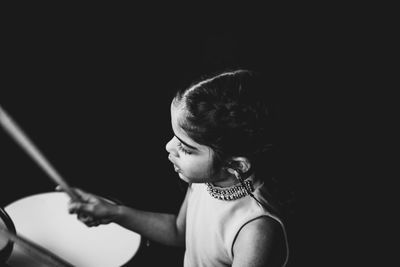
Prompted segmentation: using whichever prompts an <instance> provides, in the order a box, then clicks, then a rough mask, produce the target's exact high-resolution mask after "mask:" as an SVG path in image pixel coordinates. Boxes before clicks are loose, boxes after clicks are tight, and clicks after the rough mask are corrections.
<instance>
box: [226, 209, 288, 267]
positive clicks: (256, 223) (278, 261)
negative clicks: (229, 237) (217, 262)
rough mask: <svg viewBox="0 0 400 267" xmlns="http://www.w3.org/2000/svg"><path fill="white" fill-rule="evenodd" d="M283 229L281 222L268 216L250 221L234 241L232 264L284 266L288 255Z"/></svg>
mask: <svg viewBox="0 0 400 267" xmlns="http://www.w3.org/2000/svg"><path fill="white" fill-rule="evenodd" d="M283 231H284V230H283V228H282V226H281V225H280V223H279V222H278V221H276V220H275V219H273V218H271V217H268V216H262V217H259V218H257V219H255V220H252V221H250V222H248V223H247V224H246V225H244V226H243V227H242V229H241V230H240V231H239V233H238V236H237V237H236V240H235V241H234V245H233V255H234V256H233V258H234V260H233V265H232V266H254V267H256V266H257V267H258V266H282V265H283V263H284V261H285V257H286V247H285V246H286V242H285V235H284V232H283Z"/></svg>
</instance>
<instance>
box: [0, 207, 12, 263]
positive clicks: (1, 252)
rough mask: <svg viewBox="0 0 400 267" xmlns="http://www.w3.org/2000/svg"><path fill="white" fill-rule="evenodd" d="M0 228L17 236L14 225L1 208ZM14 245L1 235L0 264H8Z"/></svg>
mask: <svg viewBox="0 0 400 267" xmlns="http://www.w3.org/2000/svg"><path fill="white" fill-rule="evenodd" d="M0 227H2V228H3V229H7V230H8V231H10V232H12V233H14V234H15V227H14V223H13V222H12V220H11V219H10V217H9V216H8V214H7V212H6V211H5V210H4V209H2V208H0ZM13 245H14V243H13V242H11V241H9V240H8V238H6V237H4V236H2V235H0V263H3V262H6V261H7V259H8V257H9V256H10V255H11V251H12V249H13Z"/></svg>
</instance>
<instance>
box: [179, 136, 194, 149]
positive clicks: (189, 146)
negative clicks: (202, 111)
mask: <svg viewBox="0 0 400 267" xmlns="http://www.w3.org/2000/svg"><path fill="white" fill-rule="evenodd" d="M174 135H175V137H176V138H178V140H179V141H180V142H181V143H182V144H184V145H185V146H187V147H188V148H191V149H193V150H198V149H197V148H196V147H194V146H191V145H189V144H188V143H186V142H184V141H183V140H182V139H180V138H179V137H178V136H176V134H174Z"/></svg>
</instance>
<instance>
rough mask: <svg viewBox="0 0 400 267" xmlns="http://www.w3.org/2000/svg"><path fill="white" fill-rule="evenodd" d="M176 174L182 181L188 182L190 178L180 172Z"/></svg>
mask: <svg viewBox="0 0 400 267" xmlns="http://www.w3.org/2000/svg"><path fill="white" fill-rule="evenodd" d="M178 175H179V178H181V179H182V180H183V181H185V182H187V183H190V180H189V179H188V178H187V177H186V176H184V175H183V174H182V173H178Z"/></svg>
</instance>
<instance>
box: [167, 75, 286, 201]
mask: <svg viewBox="0 0 400 267" xmlns="http://www.w3.org/2000/svg"><path fill="white" fill-rule="evenodd" d="M273 90H274V88H271V86H269V85H268V84H267V80H266V78H265V77H263V76H262V74H261V73H258V72H254V71H250V70H242V69H238V70H232V71H225V72H222V73H219V74H216V75H213V76H208V77H204V78H203V79H202V80H200V81H198V82H196V83H193V84H192V85H191V86H189V87H188V88H184V89H182V90H179V91H178V92H177V94H176V96H175V98H174V102H175V103H176V104H183V105H184V106H185V109H186V112H187V114H186V117H185V119H184V120H182V121H181V122H180V126H181V127H182V129H184V130H185V132H186V133H187V134H188V136H189V137H190V138H191V139H193V140H194V141H195V142H197V143H199V144H202V145H206V146H209V147H211V148H212V149H213V151H214V168H215V169H218V168H221V167H223V166H227V164H228V160H229V159H230V158H231V157H235V156H242V157H246V158H248V159H249V160H250V162H251V166H252V167H251V170H250V171H251V172H253V171H254V172H256V175H257V177H258V178H260V179H262V180H264V182H265V183H266V184H267V187H268V190H269V191H270V193H271V195H273V196H274V198H275V199H276V200H277V201H278V203H277V204H279V202H282V203H280V204H282V205H284V204H283V202H285V201H286V200H287V199H286V198H287V196H285V197H283V198H282V196H281V193H282V191H281V188H279V186H280V184H279V182H280V181H279V179H277V177H276V172H275V171H276V169H277V168H276V167H277V166H278V165H279V164H278V162H277V157H276V156H277V154H276V150H275V145H276V141H277V140H276V138H277V136H276V135H277V131H276V126H277V125H278V124H277V121H276V119H277V117H276V116H275V115H276V114H275V113H274V112H276V109H274V107H276V104H277V103H276V102H275V100H276V99H274V95H275V94H274V91H273Z"/></svg>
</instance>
